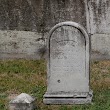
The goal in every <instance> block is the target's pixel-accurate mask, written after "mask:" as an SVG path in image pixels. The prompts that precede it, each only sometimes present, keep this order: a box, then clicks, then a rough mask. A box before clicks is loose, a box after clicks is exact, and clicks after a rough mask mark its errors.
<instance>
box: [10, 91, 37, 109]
mask: <svg viewBox="0 0 110 110" xmlns="http://www.w3.org/2000/svg"><path fill="white" fill-rule="evenodd" d="M35 108H36V106H35V98H33V97H31V96H30V95H28V94H26V93H22V94H20V95H19V96H17V97H15V99H13V100H11V101H10V102H9V110H34V109H35Z"/></svg>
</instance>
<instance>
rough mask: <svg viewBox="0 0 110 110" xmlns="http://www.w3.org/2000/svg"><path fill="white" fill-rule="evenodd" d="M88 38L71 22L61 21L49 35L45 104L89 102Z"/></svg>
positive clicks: (81, 29) (83, 30) (77, 25)
mask: <svg viewBox="0 0 110 110" xmlns="http://www.w3.org/2000/svg"><path fill="white" fill-rule="evenodd" d="M89 45H90V43H89V37H88V34H87V32H86V31H85V29H84V28H83V27H82V26H81V25H79V24H77V23H74V22H62V23H59V24H57V25H56V26H54V27H53V28H52V30H51V31H50V34H49V47H48V50H49V51H48V65H47V66H48V72H47V74H48V76H47V82H48V85H47V92H46V93H45V95H44V100H43V101H44V103H45V104H85V103H91V100H92V92H91V90H90V87H89V56H90V55H89V50H90V47H89Z"/></svg>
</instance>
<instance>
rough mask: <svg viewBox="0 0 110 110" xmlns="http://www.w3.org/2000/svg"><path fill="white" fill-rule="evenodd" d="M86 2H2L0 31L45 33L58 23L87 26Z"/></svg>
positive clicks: (82, 0)
mask: <svg viewBox="0 0 110 110" xmlns="http://www.w3.org/2000/svg"><path fill="white" fill-rule="evenodd" d="M85 13H86V12H85V3H84V0H68V1H67V0H0V29H3V30H7V29H8V30H15V29H16V30H21V31H37V32H40V33H45V32H47V31H49V30H50V29H51V27H53V26H54V25H55V24H56V23H59V22H62V21H67V20H71V21H75V22H78V23H80V24H82V25H83V26H86V16H85Z"/></svg>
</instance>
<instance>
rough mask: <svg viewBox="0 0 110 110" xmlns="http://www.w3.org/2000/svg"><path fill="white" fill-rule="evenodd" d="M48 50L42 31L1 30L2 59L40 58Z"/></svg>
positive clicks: (0, 52) (0, 51)
mask: <svg viewBox="0 0 110 110" xmlns="http://www.w3.org/2000/svg"><path fill="white" fill-rule="evenodd" d="M45 51H46V46H45V39H43V38H42V34H41V33H37V32H29V31H11V30H10V31H0V59H9V58H10V59H14V58H25V59H40V58H42V57H43V56H44V53H45Z"/></svg>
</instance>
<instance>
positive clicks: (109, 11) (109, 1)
mask: <svg viewBox="0 0 110 110" xmlns="http://www.w3.org/2000/svg"><path fill="white" fill-rule="evenodd" d="M87 2H88V3H87V6H88V8H87V9H86V11H87V19H88V31H89V33H91V34H95V33H100V34H109V33H110V0H87Z"/></svg>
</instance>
